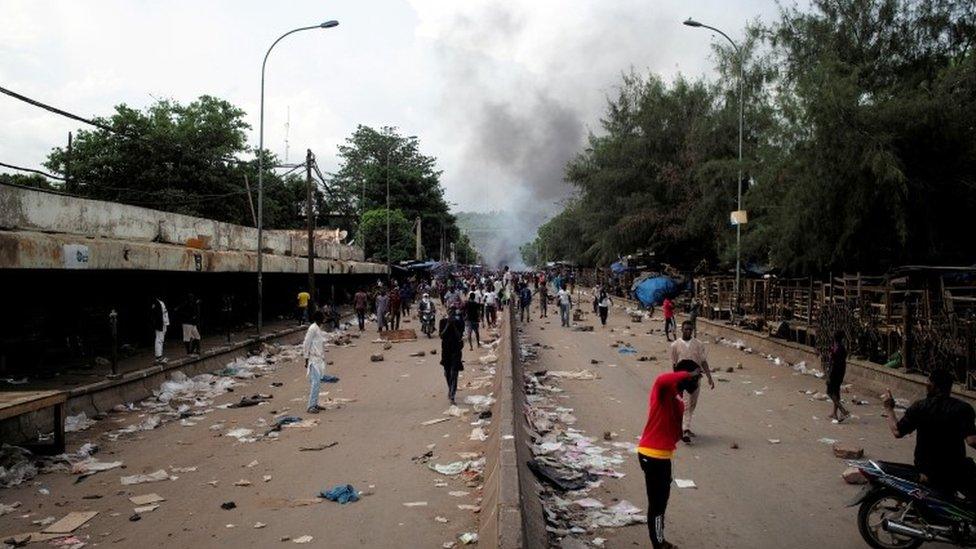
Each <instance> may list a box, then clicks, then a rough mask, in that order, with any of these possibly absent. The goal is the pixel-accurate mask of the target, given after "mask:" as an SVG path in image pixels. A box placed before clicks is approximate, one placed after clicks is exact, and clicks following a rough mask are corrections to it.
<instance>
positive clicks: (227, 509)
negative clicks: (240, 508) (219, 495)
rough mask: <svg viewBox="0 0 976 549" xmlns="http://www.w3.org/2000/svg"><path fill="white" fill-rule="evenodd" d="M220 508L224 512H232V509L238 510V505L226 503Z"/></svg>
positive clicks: (231, 502) (230, 502)
mask: <svg viewBox="0 0 976 549" xmlns="http://www.w3.org/2000/svg"><path fill="white" fill-rule="evenodd" d="M220 508H221V509H223V510H224V511H230V510H231V509H237V504H236V503H234V502H233V501H225V502H223V503H221V504H220Z"/></svg>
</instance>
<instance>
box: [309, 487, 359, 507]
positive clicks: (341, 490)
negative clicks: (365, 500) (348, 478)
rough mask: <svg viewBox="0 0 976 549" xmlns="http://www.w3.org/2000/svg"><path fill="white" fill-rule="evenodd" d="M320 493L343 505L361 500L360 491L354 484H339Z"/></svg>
mask: <svg viewBox="0 0 976 549" xmlns="http://www.w3.org/2000/svg"><path fill="white" fill-rule="evenodd" d="M319 495H320V496H321V497H323V498H325V499H327V500H329V501H334V502H336V503H339V504H341V505H345V504H347V503H352V502H356V501H359V492H357V491H356V489H355V488H353V487H352V484H337V485H336V486H333V487H332V488H330V489H329V490H326V491H323V492H322V493H321V494H319Z"/></svg>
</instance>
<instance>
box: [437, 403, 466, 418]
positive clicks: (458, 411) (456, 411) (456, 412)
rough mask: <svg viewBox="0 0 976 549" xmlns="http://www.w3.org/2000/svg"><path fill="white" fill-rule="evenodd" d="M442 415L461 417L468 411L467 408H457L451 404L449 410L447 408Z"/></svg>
mask: <svg viewBox="0 0 976 549" xmlns="http://www.w3.org/2000/svg"><path fill="white" fill-rule="evenodd" d="M442 413H443V414H444V415H445V416H452V417H461V416H463V415H464V414H466V413H468V409H467V408H461V407H459V406H457V405H455V404H452V405H451V407H450V408H448V409H447V410H444V411H443V412H442Z"/></svg>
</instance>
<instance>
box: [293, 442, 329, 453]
mask: <svg viewBox="0 0 976 549" xmlns="http://www.w3.org/2000/svg"><path fill="white" fill-rule="evenodd" d="M338 445H339V443H338V442H329V443H327V444H316V445H315V446H300V447H299V448H298V451H299V452H318V451H320V450H325V449H327V448H332V447H333V446H338Z"/></svg>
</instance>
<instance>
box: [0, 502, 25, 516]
mask: <svg viewBox="0 0 976 549" xmlns="http://www.w3.org/2000/svg"><path fill="white" fill-rule="evenodd" d="M20 505H21V503H20V502H19V501H15V502H13V503H11V504H10V505H5V504H3V503H0V517H2V516H4V515H6V514H9V513H13V512H14V511H15V510H17V509H19V508H20Z"/></svg>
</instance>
